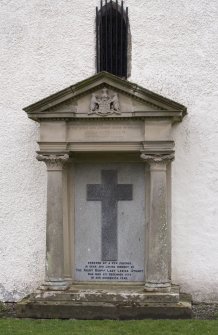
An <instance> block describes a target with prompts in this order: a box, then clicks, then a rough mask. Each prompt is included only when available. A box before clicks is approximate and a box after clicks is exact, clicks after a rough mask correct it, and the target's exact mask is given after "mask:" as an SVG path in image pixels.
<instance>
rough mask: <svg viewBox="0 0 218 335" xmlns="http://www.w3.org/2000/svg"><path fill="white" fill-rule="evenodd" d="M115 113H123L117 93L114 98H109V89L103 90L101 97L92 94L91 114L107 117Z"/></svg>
mask: <svg viewBox="0 0 218 335" xmlns="http://www.w3.org/2000/svg"><path fill="white" fill-rule="evenodd" d="M114 113H115V114H120V113H121V112H120V103H119V99H118V94H117V93H114V94H113V96H109V95H108V90H107V88H103V89H102V92H101V95H97V94H95V93H93V94H92V97H91V103H90V110H89V114H98V115H101V116H107V115H110V114H114Z"/></svg>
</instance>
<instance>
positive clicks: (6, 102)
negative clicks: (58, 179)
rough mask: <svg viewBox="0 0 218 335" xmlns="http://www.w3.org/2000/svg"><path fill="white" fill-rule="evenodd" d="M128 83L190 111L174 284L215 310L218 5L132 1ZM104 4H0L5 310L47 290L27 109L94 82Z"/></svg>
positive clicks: (37, 170) (38, 173)
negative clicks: (99, 12)
mask: <svg viewBox="0 0 218 335" xmlns="http://www.w3.org/2000/svg"><path fill="white" fill-rule="evenodd" d="M125 3H126V4H127V5H128V6H129V12H130V14H129V15H130V24H131V33H132V71H131V77H130V78H129V79H130V80H131V81H133V82H136V83H138V84H140V85H142V86H144V87H145V88H148V89H149V90H152V91H154V92H156V93H159V94H161V95H163V96H165V97H168V98H170V99H173V100H175V101H177V102H179V103H182V104H184V105H186V106H187V107H188V116H187V117H186V118H185V119H184V121H183V122H182V123H181V124H178V125H175V132H174V133H175V134H174V138H175V141H176V160H175V162H174V163H173V213H172V222H173V227H172V256H173V262H172V268H173V274H172V275H173V276H172V277H173V282H175V283H177V284H180V285H181V287H182V290H183V291H185V292H190V293H191V294H192V295H193V297H194V299H195V300H198V301H218V261H217V260H218V243H217V241H218V150H217V144H218V109H217V105H218V84H217V83H218V80H217V79H218V42H217V36H218V20H217V17H218V2H217V0H210V1H208V0H181V1H178V0H140V1H138V0H127V1H126V2H125ZM98 4H99V1H98V0H89V1H87V0H84V1H81V0H62V1H52V0H31V1H29V0H1V1H0V64H1V67H0V81H1V85H0V148H1V156H0V157H1V158H0V300H3V301H16V300H18V299H20V298H22V297H23V296H25V295H26V294H28V293H29V292H31V291H32V290H33V289H35V288H36V287H37V286H38V285H39V283H40V282H41V281H42V280H43V276H44V255H45V210H46V209H45V203H46V168H45V166H44V164H43V163H40V162H38V161H37V160H36V159H35V151H36V150H37V143H36V141H37V138H38V125H37V124H36V123H35V122H33V121H30V120H28V118H27V116H26V114H25V113H24V112H23V111H22V108H23V107H25V106H27V105H29V104H31V103H33V102H36V101H38V100H40V99H42V98H44V97H46V96H49V95H50V94H52V93H55V92H57V91H59V90H61V89H64V88H65V87H67V86H69V85H71V84H73V83H76V82H77V81H80V80H82V79H85V78H86V77H89V76H91V75H93V74H94V73H95V25H94V20H95V6H96V5H98Z"/></svg>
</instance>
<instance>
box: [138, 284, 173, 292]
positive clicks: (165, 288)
mask: <svg viewBox="0 0 218 335" xmlns="http://www.w3.org/2000/svg"><path fill="white" fill-rule="evenodd" d="M144 291H145V292H163V293H164V292H170V291H171V283H170V282H168V283H149V282H148V283H145V286H144Z"/></svg>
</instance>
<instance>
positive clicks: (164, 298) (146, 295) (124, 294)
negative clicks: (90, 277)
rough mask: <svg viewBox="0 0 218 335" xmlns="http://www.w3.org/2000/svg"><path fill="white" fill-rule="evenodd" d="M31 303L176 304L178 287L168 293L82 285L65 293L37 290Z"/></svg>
mask: <svg viewBox="0 0 218 335" xmlns="http://www.w3.org/2000/svg"><path fill="white" fill-rule="evenodd" d="M31 300H32V301H68V302H69V301H71V302H108V303H119V302H121V303H125V302H129V303H131V304H134V303H137V304H138V303H149V302H155V303H161V302H162V303H169V302H171V303H177V302H179V287H178V286H174V287H172V289H171V291H170V292H161V293H157V292H155V293H152V292H145V291H144V287H143V286H138V287H137V286H128V287H126V288H124V287H119V286H118V287H108V286H106V287H101V286H97V285H96V286H90V288H84V286H82V285H74V286H71V287H70V288H69V289H68V290H66V291H48V290H46V291H45V290H38V291H37V292H36V293H35V294H33V295H31Z"/></svg>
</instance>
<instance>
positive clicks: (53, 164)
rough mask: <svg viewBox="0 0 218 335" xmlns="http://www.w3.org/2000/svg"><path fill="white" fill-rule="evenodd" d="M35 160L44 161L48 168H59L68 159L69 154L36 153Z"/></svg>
mask: <svg viewBox="0 0 218 335" xmlns="http://www.w3.org/2000/svg"><path fill="white" fill-rule="evenodd" d="M36 158H37V160H38V161H40V162H44V163H46V165H47V168H48V170H61V169H62V168H63V165H64V164H65V163H67V162H68V161H69V155H68V154H64V155H54V154H52V155H37V157H36Z"/></svg>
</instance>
